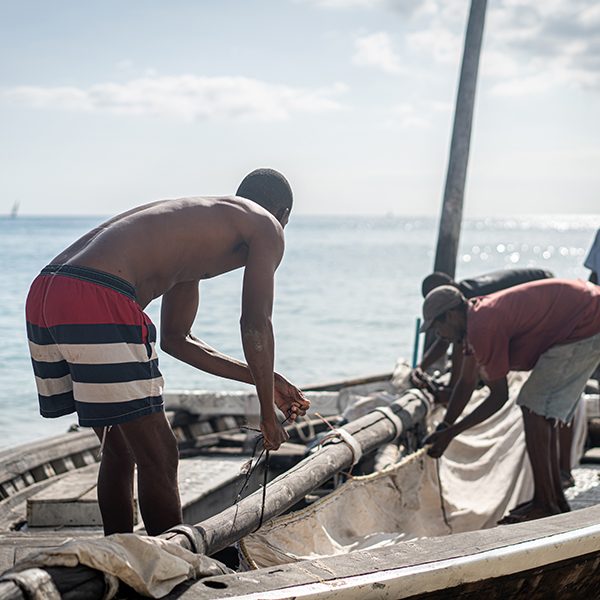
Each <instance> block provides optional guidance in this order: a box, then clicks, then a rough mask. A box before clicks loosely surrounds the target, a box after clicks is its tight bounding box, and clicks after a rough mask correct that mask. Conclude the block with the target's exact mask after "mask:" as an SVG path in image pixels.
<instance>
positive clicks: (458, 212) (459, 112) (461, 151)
mask: <svg viewBox="0 0 600 600" xmlns="http://www.w3.org/2000/svg"><path fill="white" fill-rule="evenodd" d="M486 4H487V0H472V1H471V11H470V13H469V22H468V25H467V33H466V35H465V47H464V51H463V60H462V68H461V72H460V82H459V85H458V94H457V97H456V108H455V112H454V128H453V130H452V142H451V144H450V158H449V160H448V173H447V175H446V188H445V191H444V202H443V205H442V216H441V219H440V229H439V234H438V243H437V250H436V255H435V264H434V271H441V272H443V273H447V274H448V275H450V277H452V278H454V275H455V272H456V257H457V253H458V240H459V237H460V225H461V221H462V207H463V197H464V193H465V180H466V177H467V163H468V161H469V147H470V145H471V126H472V123H473V107H474V105H475V88H476V85H477V71H478V68H479V55H480V52H481V41H482V38H483V25H484V21H485V10H486Z"/></svg>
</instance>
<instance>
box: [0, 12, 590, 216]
mask: <svg viewBox="0 0 600 600" xmlns="http://www.w3.org/2000/svg"><path fill="white" fill-rule="evenodd" d="M469 7H470V0H218V1H217V0H211V1H208V0H169V2H165V1H162V2H159V1H157V0H118V1H117V0H102V2H99V1H97V0H89V1H86V2H81V0H52V2H48V1H47V0H19V2H9V1H8V0H4V1H3V2H1V3H0V47H1V52H2V57H3V59H2V60H1V61H0V131H1V132H2V133H1V135H0V156H1V163H2V176H1V177H0V215H6V214H8V213H10V211H11V209H12V207H13V205H14V204H15V203H17V202H18V203H19V214H23V215H112V214H116V213H119V212H122V211H125V210H127V209H129V208H131V207H133V206H137V205H140V204H144V203H147V202H151V201H154V200H159V199H164V198H178V197H183V196H202V195H230V194H234V193H235V190H236V189H237V186H238V184H239V182H240V181H241V179H242V178H243V177H244V176H245V175H246V174H247V173H248V172H250V171H252V170H253V169H255V168H258V167H272V168H275V169H277V170H279V171H281V172H282V173H283V174H284V175H285V176H286V177H287V178H288V180H289V181H290V183H291V186H292V188H293V190H294V194H295V208H294V211H295V212H296V213H299V214H305V215H322V214H328V215H386V214H390V213H393V214H394V215H425V216H436V215H438V214H439V211H440V207H441V202H442V197H443V189H444V181H445V174H446V166H447V161H448V153H449V144H450V136H451V131H452V122H453V110H454V102H455V97H456V92H457V87H458V76H459V71H460V64H461V57H462V45H463V40H464V32H465V29H466V23H467V18H468V12H469ZM599 101H600V5H599V4H598V3H597V2H596V1H595V0H544V2H540V0H488V7H487V15H486V23H485V30H484V37H483V47H482V56H481V63H480V72H479V80H478V87H477V95H476V102H475V115H474V123H473V137H472V142H471V155H470V161H469V167H468V174H467V183H466V192H465V201H464V214H465V216H506V215H514V214H527V215H531V214H539V213H554V214H565V213H571V214H598V213H600V168H599V165H600V110H599V108H600V102H599Z"/></svg>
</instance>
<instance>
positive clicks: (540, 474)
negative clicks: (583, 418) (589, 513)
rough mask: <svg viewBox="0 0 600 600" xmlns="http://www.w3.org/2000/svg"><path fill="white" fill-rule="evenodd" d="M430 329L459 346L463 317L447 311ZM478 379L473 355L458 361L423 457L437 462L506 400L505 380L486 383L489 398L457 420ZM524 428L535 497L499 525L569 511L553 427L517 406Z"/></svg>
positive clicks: (463, 323) (506, 384)
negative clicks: (441, 414)
mask: <svg viewBox="0 0 600 600" xmlns="http://www.w3.org/2000/svg"><path fill="white" fill-rule="evenodd" d="M432 327H433V328H434V329H435V331H436V333H437V335H438V336H440V337H442V338H443V339H446V340H448V341H449V342H452V343H455V344H458V343H460V342H462V340H463V339H464V337H465V335H466V331H467V328H466V313H465V312H463V311H460V310H449V311H447V312H446V318H445V321H444V322H443V323H442V322H440V321H434V323H433V325H432ZM478 380H479V373H478V371H477V365H476V360H475V357H474V356H472V355H471V356H465V357H464V359H463V364H462V370H461V376H460V379H459V381H458V383H457V384H456V386H455V388H454V390H453V392H452V396H451V398H450V402H449V404H448V408H447V410H446V415H445V417H444V422H445V423H447V424H448V425H449V426H448V427H446V428H445V429H441V430H440V431H436V432H434V433H432V434H431V435H429V436H428V437H427V438H426V439H425V442H424V443H425V444H426V445H430V448H429V449H428V454H429V455H430V456H432V457H434V458H439V457H440V456H442V454H443V453H444V452H445V450H446V448H447V447H448V445H449V444H450V442H451V441H452V440H453V439H454V438H455V437H456V436H457V435H458V434H459V433H462V432H463V431H466V430H467V429H470V428H471V427H474V426H475V425H478V424H479V423H482V422H483V421H485V420H486V419H488V418H489V417H491V416H492V415H493V414H495V413H496V412H498V411H499V410H500V409H501V408H502V407H503V406H504V404H505V403H506V401H507V400H508V382H507V379H506V377H502V378H501V379H497V380H495V381H488V382H486V383H487V386H488V387H489V390H490V394H489V396H488V397H487V398H486V399H485V400H484V401H483V402H482V403H481V404H480V405H479V406H478V407H477V408H476V409H475V410H474V411H473V412H472V413H470V414H469V415H467V416H466V417H465V418H463V419H462V420H460V421H458V422H457V419H458V417H459V416H460V415H461V414H462V412H463V410H464V408H465V406H466V405H467V403H468V402H469V400H470V398H471V395H472V393H473V390H474V389H475V386H476V384H477V382H478ZM522 410H523V422H524V425H525V442H526V446H527V453H528V455H529V459H530V461H531V465H532V470H533V478H534V486H535V491H534V496H533V499H532V500H531V501H530V502H527V503H525V504H523V505H521V506H518V507H517V508H516V509H515V510H513V511H512V512H511V513H510V514H509V515H508V516H507V517H505V518H504V519H503V520H502V521H500V523H517V522H522V521H528V520H531V519H538V518H541V517H547V516H550V515H554V514H559V513H561V512H566V511H568V510H569V505H568V503H567V501H566V499H565V497H564V493H563V487H562V483H561V480H560V471H559V467H558V450H557V448H558V445H557V433H556V428H554V427H553V424H552V422H551V421H550V420H549V419H546V418H545V417H542V416H540V415H536V414H535V413H533V412H531V411H530V410H529V409H527V408H525V407H522Z"/></svg>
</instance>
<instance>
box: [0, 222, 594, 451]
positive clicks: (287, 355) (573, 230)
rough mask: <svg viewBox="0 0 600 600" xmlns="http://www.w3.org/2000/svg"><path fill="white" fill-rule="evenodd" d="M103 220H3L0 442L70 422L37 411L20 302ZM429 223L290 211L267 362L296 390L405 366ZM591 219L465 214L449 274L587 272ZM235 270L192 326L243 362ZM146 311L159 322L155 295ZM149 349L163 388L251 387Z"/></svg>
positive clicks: (431, 231) (204, 286) (209, 289)
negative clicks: (401, 361)
mask: <svg viewBox="0 0 600 600" xmlns="http://www.w3.org/2000/svg"><path fill="white" fill-rule="evenodd" d="M104 220H105V219H104V218H103V217H81V216H77V217H29V216H18V217H15V218H11V217H0V447H9V446H12V445H15V444H19V443H22V442H26V441H33V440H36V439H40V438H42V437H45V436H49V435H57V434H60V433H64V432H66V431H67V430H68V429H69V427H71V426H72V425H73V424H75V423H76V417H74V416H73V415H67V416H64V417H60V418H58V419H44V418H42V417H41V416H40V415H39V412H38V404H37V396H36V390H35V384H34V378H33V371H32V367H31V362H30V358H29V354H28V350H27V339H26V333H25V317H24V305H25V299H26V296H27V292H28V289H29V286H30V284H31V282H32V281H33V279H34V278H35V277H36V275H37V274H38V273H39V271H40V270H41V269H42V268H43V267H44V266H45V265H46V264H47V263H49V262H50V260H51V259H52V258H53V257H54V256H56V255H57V254H58V253H59V252H60V251H61V250H62V249H64V248H65V247H67V246H68V245H69V244H71V243H72V242H73V241H75V240H76V239H77V238H78V237H80V236H81V235H83V234H84V233H86V232H87V231H89V230H90V229H92V228H93V227H95V226H96V225H98V224H99V223H101V222H102V221H104ZM438 225H439V224H438V220H437V219H435V218H430V217H401V216H394V215H386V216H378V217H348V216H302V215H300V216H292V219H291V221H290V223H289V225H288V226H287V227H286V230H285V234H286V250H285V256H284V259H283V261H282V263H281V265H280V267H279V269H278V271H277V274H276V285H275V307H274V313H273V326H274V330H275V339H276V370H277V371H278V372H280V373H281V374H282V375H284V376H285V377H287V378H288V379H289V380H290V381H292V382H293V383H295V384H296V385H298V386H299V387H303V386H308V385H312V384H317V383H324V382H330V381H336V380H339V379H343V378H348V377H359V376H364V375H370V374H374V373H383V372H388V371H391V370H393V368H394V365H395V364H396V361H397V360H398V358H401V357H402V358H405V359H406V360H408V361H409V362H412V359H413V356H414V355H415V351H416V352H417V353H420V348H421V345H422V343H423V340H422V339H419V336H417V335H416V323H417V319H418V318H419V316H420V314H421V304H422V297H421V291H420V290H421V281H422V279H423V277H425V276H426V275H427V274H429V273H430V272H431V271H432V267H433V262H434V255H435V248H436V243H437V234H438ZM599 227H600V214H598V215H585V216H575V215H568V216H559V215H537V216H533V217H524V216H515V217H504V218H498V217H494V218H492V217H488V218H485V217H483V218H468V219H466V220H465V221H464V222H463V226H462V231H461V238H460V245H459V258H458V263H457V273H456V279H458V280H460V279H462V278H467V277H472V276H477V275H482V274H485V273H489V272H491V271H495V270H499V269H506V268H514V267H532V266H533V267H541V268H544V269H549V270H551V271H552V272H553V273H554V274H555V276H557V277H563V278H568V279H576V278H583V279H587V278H588V277H589V273H590V272H589V270H588V269H586V268H585V267H583V263H584V260H585V257H586V255H587V252H588V250H589V248H590V247H591V244H592V242H593V239H594V236H595V233H596V230H597V229H598V228H599ZM242 274H243V273H242V271H241V270H238V271H235V272H232V273H228V274H225V275H222V276H219V277H216V278H215V279H211V280H207V281H203V282H202V283H201V286H200V293H201V301H200V308H199V311H198V315H197V317H196V320H195V322H194V325H193V329H192V331H193V333H194V335H196V336H197V337H199V338H201V339H202V340H204V341H205V342H207V343H208V344H210V345H211V346H213V347H214V348H216V349H218V350H219V351H221V352H223V353H225V354H229V355H230V356H233V357H235V358H238V359H242V360H243V352H242V347H241V341H240V332H239V318H240V292H241V286H242ZM147 312H148V314H149V315H150V317H151V318H152V320H153V321H154V323H155V324H156V325H157V327H158V328H160V299H159V300H155V301H154V302H152V303H151V304H150V305H149V306H148V308H147ZM420 338H422V336H420ZM417 344H418V345H417ZM158 353H159V361H160V368H161V371H162V372H163V375H164V376H165V390H166V391H176V390H249V389H250V387H249V386H247V385H245V384H241V383H238V382H235V381H228V380H223V379H220V378H217V377H214V376H212V375H209V374H206V373H203V372H201V371H198V370H196V369H194V368H192V367H190V366H188V365H185V364H183V363H180V362H178V361H177V360H175V359H173V358H172V357H170V356H168V355H165V354H164V353H163V352H162V351H161V350H160V349H159V350H158Z"/></svg>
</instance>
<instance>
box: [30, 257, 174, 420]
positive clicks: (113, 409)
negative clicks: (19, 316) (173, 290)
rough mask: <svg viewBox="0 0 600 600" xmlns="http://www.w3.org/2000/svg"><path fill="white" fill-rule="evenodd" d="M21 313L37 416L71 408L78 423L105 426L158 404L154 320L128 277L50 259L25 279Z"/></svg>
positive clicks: (154, 408) (159, 384)
mask: <svg viewBox="0 0 600 600" xmlns="http://www.w3.org/2000/svg"><path fill="white" fill-rule="evenodd" d="M26 318H27V337H28V338H29V351H30V353H31V359H32V362H33V371H34V374H35V382H36V385H37V390H38V396H39V402H40V413H41V414H42V416H44V417H60V416H62V415H66V414H70V413H73V412H77V416H78V419H79V424H80V425H81V426H83V427H106V426H109V425H117V424H119V423H126V422H127V421H133V420H134V419H139V418H140V417H143V416H145V415H149V414H151V413H156V412H161V411H163V410H164V402H163V397H162V391H163V384H164V380H163V378H162V375H161V374H160V371H159V370H158V357H157V355H156V349H155V344H156V327H155V326H154V325H153V324H152V321H150V319H149V317H148V316H147V315H146V314H145V313H144V312H143V310H142V309H141V307H140V305H139V304H137V302H136V295H135V288H134V287H133V286H132V285H131V284H130V283H128V282H127V281H124V280H123V279H120V278H119V277H115V276H114V275H111V274H110V273H104V272H102V271H97V270H95V269H89V268H87V267H81V266H75V265H49V266H47V267H45V268H44V269H43V270H42V272H41V273H40V275H38V277H37V278H36V279H35V280H34V282H33V284H32V285H31V289H30V290H29V295H28V297H27V304H26Z"/></svg>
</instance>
